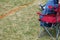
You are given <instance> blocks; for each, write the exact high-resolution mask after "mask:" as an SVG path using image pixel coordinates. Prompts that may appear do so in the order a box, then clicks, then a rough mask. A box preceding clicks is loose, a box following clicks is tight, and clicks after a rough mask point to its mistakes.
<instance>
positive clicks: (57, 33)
mask: <svg viewBox="0 0 60 40" xmlns="http://www.w3.org/2000/svg"><path fill="white" fill-rule="evenodd" d="M58 36H59V26H57V27H56V40H58Z"/></svg>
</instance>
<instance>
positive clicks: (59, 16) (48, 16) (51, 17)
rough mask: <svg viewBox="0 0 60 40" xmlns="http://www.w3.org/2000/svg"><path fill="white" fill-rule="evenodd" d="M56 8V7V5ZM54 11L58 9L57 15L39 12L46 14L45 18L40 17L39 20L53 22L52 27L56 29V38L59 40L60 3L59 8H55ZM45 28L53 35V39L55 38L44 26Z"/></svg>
mask: <svg viewBox="0 0 60 40" xmlns="http://www.w3.org/2000/svg"><path fill="white" fill-rule="evenodd" d="M54 8H55V7H54ZM54 11H56V12H57V13H56V15H55V14H46V15H42V14H41V13H40V12H38V13H37V14H38V15H39V16H40V15H42V16H44V17H43V18H41V19H40V18H39V21H43V22H47V23H52V26H51V27H52V28H54V29H55V30H56V40H58V36H59V29H60V27H59V24H60V4H59V5H58V8H57V9H54ZM43 28H44V29H45V30H46V32H47V33H48V34H49V35H50V36H51V38H52V40H54V37H53V35H52V34H51V33H50V32H49V30H48V28H47V27H45V26H43Z"/></svg>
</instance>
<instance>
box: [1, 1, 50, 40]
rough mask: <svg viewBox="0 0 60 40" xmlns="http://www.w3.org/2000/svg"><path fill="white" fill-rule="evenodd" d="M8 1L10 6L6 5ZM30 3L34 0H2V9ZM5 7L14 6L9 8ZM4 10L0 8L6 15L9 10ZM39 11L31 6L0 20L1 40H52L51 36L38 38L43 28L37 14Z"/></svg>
mask: <svg viewBox="0 0 60 40" xmlns="http://www.w3.org/2000/svg"><path fill="white" fill-rule="evenodd" d="M7 1H8V3H9V4H7V3H6V2H7ZM15 2H16V3H15ZM28 2H32V0H30V1H29V0H18V1H17V0H16V1H13V0H0V3H1V5H2V8H3V7H5V8H6V9H7V10H9V9H12V8H13V7H15V6H17V5H18V4H19V5H22V4H25V3H28ZM5 3H6V4H5ZM5 5H12V6H11V7H8V8H7V7H6V6H5ZM2 8H0V11H1V12H2V13H5V12H6V11H7V10H4V9H2ZM3 11H4V12H3ZM37 11H39V9H38V6H37V5H33V6H32V5H31V6H28V7H27V8H24V9H21V10H19V11H17V12H16V13H15V14H12V15H9V16H7V17H5V18H3V19H0V40H50V39H51V38H50V37H49V36H44V37H42V38H38V34H39V32H40V29H41V27H40V26H39V21H38V15H37V14H36V12H37Z"/></svg>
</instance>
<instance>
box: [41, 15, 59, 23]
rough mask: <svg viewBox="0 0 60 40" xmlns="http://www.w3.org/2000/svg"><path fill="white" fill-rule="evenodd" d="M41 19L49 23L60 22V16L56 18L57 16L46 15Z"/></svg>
mask: <svg viewBox="0 0 60 40" xmlns="http://www.w3.org/2000/svg"><path fill="white" fill-rule="evenodd" d="M41 20H42V21H43V22H48V23H57V22H60V16H57V18H56V16H51V15H46V16H44V17H43V18H42V19H41Z"/></svg>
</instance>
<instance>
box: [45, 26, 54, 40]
mask: <svg viewBox="0 0 60 40" xmlns="http://www.w3.org/2000/svg"><path fill="white" fill-rule="evenodd" d="M44 29H45V30H46V32H47V33H48V34H49V35H50V36H51V38H52V40H54V38H53V36H52V34H51V33H50V32H49V30H48V29H47V28H46V27H44Z"/></svg>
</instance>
